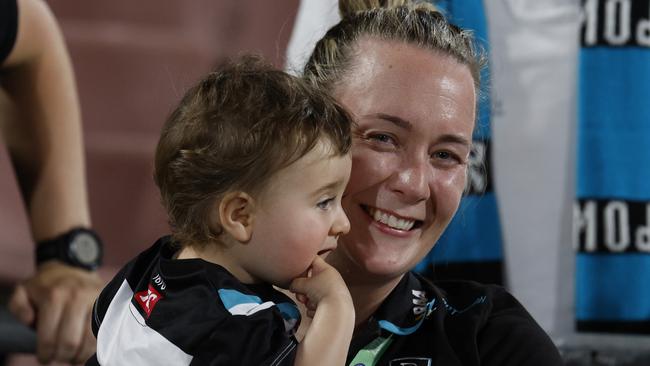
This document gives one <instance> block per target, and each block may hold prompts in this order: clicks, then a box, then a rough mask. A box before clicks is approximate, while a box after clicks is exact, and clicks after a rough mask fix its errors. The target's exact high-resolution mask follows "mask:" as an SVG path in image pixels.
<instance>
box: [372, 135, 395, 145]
mask: <svg viewBox="0 0 650 366" xmlns="http://www.w3.org/2000/svg"><path fill="white" fill-rule="evenodd" d="M366 139H368V140H370V141H373V142H376V143H379V144H382V145H396V144H397V141H396V140H395V138H394V137H393V136H391V135H389V134H387V133H372V134H369V135H368V136H367V137H366Z"/></svg>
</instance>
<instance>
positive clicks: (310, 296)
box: [289, 256, 352, 318]
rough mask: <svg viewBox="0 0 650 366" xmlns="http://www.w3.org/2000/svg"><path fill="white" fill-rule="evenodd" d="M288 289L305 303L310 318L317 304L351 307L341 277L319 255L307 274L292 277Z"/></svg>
mask: <svg viewBox="0 0 650 366" xmlns="http://www.w3.org/2000/svg"><path fill="white" fill-rule="evenodd" d="M289 290H290V291H292V292H294V293H296V299H297V300H298V301H300V302H301V303H303V304H305V307H307V316H309V317H310V318H312V317H313V316H314V314H315V312H316V308H317V307H318V306H337V307H342V308H344V307H348V306H349V307H350V308H351V307H352V297H351V296H350V292H349V291H348V288H347V286H346V285H345V282H344V281H343V278H341V275H340V274H339V272H338V271H337V270H336V269H335V268H334V267H332V266H330V265H329V264H327V263H326V262H325V261H324V260H323V259H322V258H321V257H319V256H317V257H316V258H315V259H314V261H313V262H312V264H311V267H310V270H309V272H308V276H307V277H299V278H296V279H294V280H293V281H292V282H291V285H290V286H289Z"/></svg>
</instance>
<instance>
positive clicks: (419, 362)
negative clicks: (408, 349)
mask: <svg viewBox="0 0 650 366" xmlns="http://www.w3.org/2000/svg"><path fill="white" fill-rule="evenodd" d="M388 366H431V359H430V358H423V357H406V358H396V359H394V360H391V361H390V363H389V364H388Z"/></svg>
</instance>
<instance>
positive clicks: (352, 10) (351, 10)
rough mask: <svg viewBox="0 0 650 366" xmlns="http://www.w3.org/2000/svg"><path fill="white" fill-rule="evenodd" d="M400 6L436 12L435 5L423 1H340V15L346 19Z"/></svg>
mask: <svg viewBox="0 0 650 366" xmlns="http://www.w3.org/2000/svg"><path fill="white" fill-rule="evenodd" d="M398 6H409V7H412V8H417V9H419V8H424V9H427V10H436V7H435V6H434V5H432V4H431V3H428V2H424V1H422V0H339V13H340V14H341V18H345V17H348V16H351V15H354V14H356V13H359V12H362V11H367V10H371V9H376V8H396V7H398Z"/></svg>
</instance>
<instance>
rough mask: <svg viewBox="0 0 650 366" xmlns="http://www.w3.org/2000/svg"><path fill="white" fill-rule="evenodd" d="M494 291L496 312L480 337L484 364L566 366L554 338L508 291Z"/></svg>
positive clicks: (500, 365)
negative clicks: (549, 335) (552, 338)
mask: <svg viewBox="0 0 650 366" xmlns="http://www.w3.org/2000/svg"><path fill="white" fill-rule="evenodd" d="M494 289H495V293H494V296H493V299H492V301H493V305H494V309H493V312H492V314H491V315H490V316H489V318H488V319H487V323H486V324H485V327H484V328H483V329H482V330H481V331H480V333H479V334H478V344H479V352H480V353H481V361H482V362H481V364H482V365H487V366H519V365H526V366H555V365H557V366H561V365H564V362H563V361H562V357H561V356H560V353H559V352H558V350H557V348H556V347H555V345H554V344H553V342H552V341H551V339H550V338H549V337H548V335H547V334H546V332H544V330H543V329H542V328H541V327H540V326H539V325H538V324H537V322H535V320H534V319H533V318H532V316H531V315H530V314H529V313H528V312H527V311H526V309H525V308H524V307H523V306H522V305H521V304H520V303H519V302H518V301H517V300H516V299H515V298H514V297H513V296H512V295H510V294H509V293H508V292H506V291H505V290H503V289H500V288H499V289H496V287H495V288H494Z"/></svg>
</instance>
